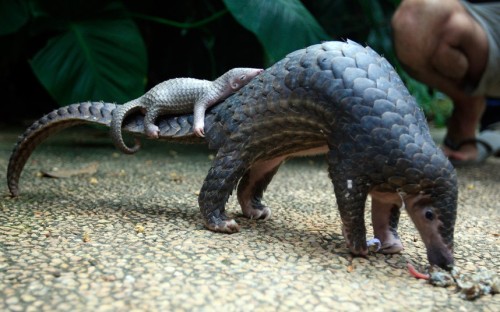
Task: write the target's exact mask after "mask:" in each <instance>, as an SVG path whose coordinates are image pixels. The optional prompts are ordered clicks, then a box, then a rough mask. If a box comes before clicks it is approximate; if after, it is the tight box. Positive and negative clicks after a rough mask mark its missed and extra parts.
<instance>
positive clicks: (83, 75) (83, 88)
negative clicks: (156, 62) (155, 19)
mask: <svg viewBox="0 0 500 312" xmlns="http://www.w3.org/2000/svg"><path fill="white" fill-rule="evenodd" d="M31 67H32V69H33V71H34V73H35V75H36V76H37V77H38V79H39V80H40V82H41V83H42V84H43V86H44V87H45V88H46V89H47V90H48V91H49V93H50V94H51V95H52V97H53V98H54V99H55V100H56V101H57V102H58V103H59V104H60V105H66V104H69V103H74V102H78V101H84V100H103V101H112V102H118V103H123V102H126V101H128V100H130V99H132V98H135V97H138V96H139V95H141V94H143V93H144V87H145V83H146V70H147V56H146V48H145V46H144V42H143V41H142V37H141V35H140V33H139V30H138V29H137V26H136V25H135V23H134V22H133V21H132V20H131V19H128V18H113V19H98V20H87V21H78V22H69V24H68V26H67V30H66V32H64V33H62V34H60V35H58V36H56V37H54V38H52V39H50V40H49V42H48V43H47V45H46V46H45V47H44V48H43V49H42V50H41V51H39V52H38V53H37V54H36V55H35V57H34V58H33V60H32V61H31Z"/></svg>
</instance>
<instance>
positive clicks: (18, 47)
mask: <svg viewBox="0 0 500 312" xmlns="http://www.w3.org/2000/svg"><path fill="white" fill-rule="evenodd" d="M399 2H400V0H355V1H352V0H351V1H348V0H302V1H299V0H251V1H247V0H224V1H215V0H212V1H210V0H184V1H151V0H143V1H134V0H105V1H103V0H99V1H98V0H86V1H83V0H73V1H67V0H44V1H43V0H0V46H1V47H2V48H1V49H0V90H1V93H0V94H1V95H2V103H1V106H0V122H2V123H14V124H23V125H25V124H26V123H29V122H31V121H32V120H33V119H36V118H39V117H40V116H42V115H43V114H45V113H47V112H49V111H50V110H52V109H54V108H56V107H58V106H61V105H67V104H71V103H74V102H81V101H86V100H103V101H109V102H117V103H124V102H126V101H128V100H130V99H133V98H135V97H138V96H140V95H141V94H143V93H144V92H145V91H146V90H148V89H149V88H151V87H152V86H154V85H156V84H157V83H159V82H161V81H164V80H167V79H170V78H174V77H196V78H204V79H213V78H216V77H217V76H219V75H220V74H222V73H223V72H225V71H226V70H228V69H230V68H232V67H238V66H239V67H267V66H270V65H272V64H273V63H274V62H276V61H277V60H279V59H280V58H282V57H283V56H284V55H286V54H287V53H288V52H291V51H293V50H296V49H299V48H302V47H305V46H307V45H310V44H314V43H318V42H321V41H323V40H343V39H352V40H355V41H358V42H360V43H366V44H369V45H370V46H371V47H372V48H373V49H375V50H376V51H377V52H379V53H381V54H383V55H384V56H385V57H386V58H388V59H389V61H390V62H391V63H392V64H394V65H395V67H396V68H397V70H398V71H399V72H400V74H401V76H402V78H403V79H404V80H405V82H406V84H407V86H408V87H409V89H410V91H411V92H412V93H413V94H414V95H415V96H416V97H417V100H418V101H419V103H420V104H421V105H422V107H423V108H424V110H425V111H426V113H427V116H428V117H429V118H430V119H431V120H433V121H434V122H435V123H437V124H438V125H439V124H443V123H444V120H445V118H446V116H447V114H448V113H449V109H450V106H449V102H448V101H447V100H445V99H444V97H443V96H442V95H441V94H439V93H435V92H432V91H431V90H429V89H428V88H427V87H426V86H424V85H422V84H420V83H418V82H416V81H414V80H412V79H410V78H409V77H408V76H407V75H406V73H405V72H404V71H403V70H402V69H401V68H400V66H399V65H398V63H397V59H396V58H395V55H394V51H393V48H392V41H391V30H390V18H391V16H392V13H393V12H394V10H395V8H396V7H397V5H398V4H399Z"/></svg>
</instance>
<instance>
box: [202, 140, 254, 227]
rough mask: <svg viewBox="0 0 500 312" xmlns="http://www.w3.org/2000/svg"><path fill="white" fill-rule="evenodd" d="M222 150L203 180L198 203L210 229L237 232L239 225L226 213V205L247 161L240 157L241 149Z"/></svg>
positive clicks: (244, 169) (243, 171)
mask: <svg viewBox="0 0 500 312" xmlns="http://www.w3.org/2000/svg"><path fill="white" fill-rule="evenodd" d="M222 150H223V149H221V150H219V152H218V153H217V156H216V158H215V160H214V163H213V165H212V168H210V170H209V172H208V175H207V177H206V178H205V181H204V182H203V186H202V187H201V191H200V196H199V197H198V203H199V206H200V210H201V213H202V216H203V218H204V221H205V225H206V226H207V228H208V229H210V230H212V231H215V232H224V233H235V232H238V231H239V225H238V224H237V223H236V221H234V220H233V219H230V218H229V217H228V216H227V215H226V212H225V205H226V202H227V200H228V199H229V196H230V195H231V192H232V191H233V190H234V189H235V187H236V183H238V181H239V180H240V178H241V177H242V176H243V174H244V173H245V171H246V169H247V168H246V165H245V162H244V161H243V160H242V159H240V158H239V157H238V156H239V151H231V152H223V151H222Z"/></svg>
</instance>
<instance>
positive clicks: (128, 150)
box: [120, 139, 142, 154]
mask: <svg viewBox="0 0 500 312" xmlns="http://www.w3.org/2000/svg"><path fill="white" fill-rule="evenodd" d="M141 146H142V144H141V141H140V140H139V139H135V140H134V146H132V147H128V146H127V145H125V144H123V146H120V149H121V150H122V151H123V152H124V153H125V154H135V153H137V151H139V150H140V149H141Z"/></svg>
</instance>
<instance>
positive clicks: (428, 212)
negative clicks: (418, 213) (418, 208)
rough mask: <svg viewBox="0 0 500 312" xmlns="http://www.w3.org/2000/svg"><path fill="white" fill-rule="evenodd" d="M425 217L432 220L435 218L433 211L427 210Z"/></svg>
mask: <svg viewBox="0 0 500 312" xmlns="http://www.w3.org/2000/svg"><path fill="white" fill-rule="evenodd" d="M425 217H426V218H427V220H431V221H432V220H433V219H434V214H433V213H432V211H430V210H427V211H426V212H425Z"/></svg>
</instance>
